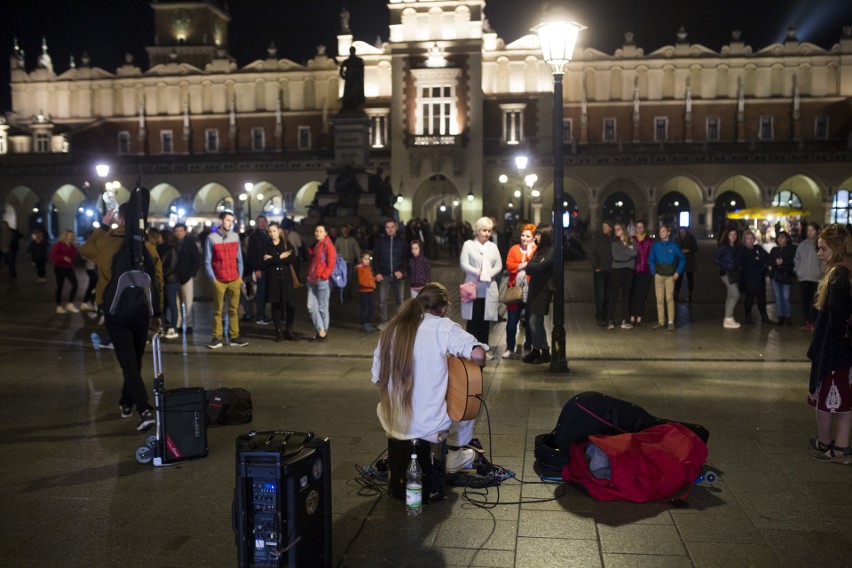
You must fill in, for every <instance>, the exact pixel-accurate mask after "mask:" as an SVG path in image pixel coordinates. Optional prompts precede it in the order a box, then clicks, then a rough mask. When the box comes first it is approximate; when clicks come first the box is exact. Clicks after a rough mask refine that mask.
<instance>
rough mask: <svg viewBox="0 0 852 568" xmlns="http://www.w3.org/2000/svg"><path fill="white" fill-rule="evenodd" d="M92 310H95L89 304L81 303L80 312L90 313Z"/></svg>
mask: <svg viewBox="0 0 852 568" xmlns="http://www.w3.org/2000/svg"><path fill="white" fill-rule="evenodd" d="M94 309H95V306H93V305H91V304H89V302H82V303H81V304H80V311H81V312H90V311H92V310H94Z"/></svg>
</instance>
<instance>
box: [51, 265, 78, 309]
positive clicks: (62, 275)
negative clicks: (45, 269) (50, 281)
mask: <svg viewBox="0 0 852 568" xmlns="http://www.w3.org/2000/svg"><path fill="white" fill-rule="evenodd" d="M53 274H54V275H55V276H56V305H57V306H60V305H62V288H64V287H65V280H66V279H67V280H68V281H69V282H70V283H71V293H70V294H68V301H69V302H73V301H74V296H76V295H77V275H76V274H74V269H73V268H61V267H59V266H54V267H53Z"/></svg>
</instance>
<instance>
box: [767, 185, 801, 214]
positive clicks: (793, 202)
mask: <svg viewBox="0 0 852 568" xmlns="http://www.w3.org/2000/svg"><path fill="white" fill-rule="evenodd" d="M772 206H773V207H795V208H796V209H801V208H802V200H801V199H799V196H798V195H796V194H795V193H793V192H792V191H790V190H789V189H784V190H781V191H779V192H778V193H776V194H775V197H773V198H772Z"/></svg>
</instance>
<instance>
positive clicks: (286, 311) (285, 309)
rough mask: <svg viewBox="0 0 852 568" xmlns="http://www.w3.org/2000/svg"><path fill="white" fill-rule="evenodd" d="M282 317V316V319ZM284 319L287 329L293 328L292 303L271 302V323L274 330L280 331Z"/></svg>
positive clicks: (293, 311) (294, 310) (293, 313)
mask: <svg viewBox="0 0 852 568" xmlns="http://www.w3.org/2000/svg"><path fill="white" fill-rule="evenodd" d="M261 313H263V312H261ZM282 316H284V317H283V318H282ZM282 319H284V322H285V325H286V326H287V329H292V328H293V321H294V320H295V319H296V306H294V305H293V302H284V303H283V304H282V303H281V302H272V323H273V324H274V325H275V329H281V320H282Z"/></svg>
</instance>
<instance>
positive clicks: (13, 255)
mask: <svg viewBox="0 0 852 568" xmlns="http://www.w3.org/2000/svg"><path fill="white" fill-rule="evenodd" d="M17 260H18V251H12V252H4V253H3V264H5V265H6V266H8V267H9V278H12V279H14V278H17V277H18V267H17Z"/></svg>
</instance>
